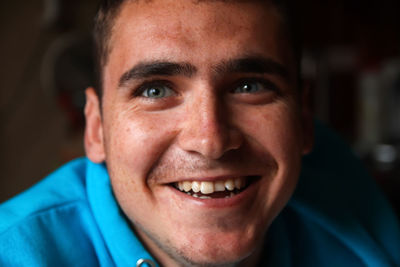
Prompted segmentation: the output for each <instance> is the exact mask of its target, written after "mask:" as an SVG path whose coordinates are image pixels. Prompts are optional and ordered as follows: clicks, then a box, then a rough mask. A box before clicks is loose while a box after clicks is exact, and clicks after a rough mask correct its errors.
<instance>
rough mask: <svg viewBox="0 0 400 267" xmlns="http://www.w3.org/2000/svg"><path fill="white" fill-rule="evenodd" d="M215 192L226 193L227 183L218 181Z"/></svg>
mask: <svg viewBox="0 0 400 267" xmlns="http://www.w3.org/2000/svg"><path fill="white" fill-rule="evenodd" d="M214 191H215V192H223V191H225V182H224V181H217V182H215V183H214Z"/></svg>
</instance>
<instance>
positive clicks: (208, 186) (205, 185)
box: [192, 182, 214, 194]
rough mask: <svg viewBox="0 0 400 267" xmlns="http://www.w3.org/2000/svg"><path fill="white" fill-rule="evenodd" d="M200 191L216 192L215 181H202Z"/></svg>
mask: <svg viewBox="0 0 400 267" xmlns="http://www.w3.org/2000/svg"><path fill="white" fill-rule="evenodd" d="M192 187H193V186H192ZM200 191H201V193H203V194H211V193H214V183H213V182H201V185H200Z"/></svg>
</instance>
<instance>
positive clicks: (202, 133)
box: [180, 90, 242, 159]
mask: <svg viewBox="0 0 400 267" xmlns="http://www.w3.org/2000/svg"><path fill="white" fill-rule="evenodd" d="M230 119H231V118H230V114H229V112H228V110H226V106H225V105H224V102H223V101H222V100H221V99H220V98H219V96H218V95H217V93H216V92H213V91H212V90H203V91H202V92H199V94H198V95H197V96H196V97H194V101H193V103H192V105H190V106H188V107H187V114H186V118H185V124H184V127H183V128H182V132H181V136H180V145H181V148H182V149H184V150H186V151H190V152H196V153H199V154H201V155H203V156H204V157H207V158H212V159H218V158H220V157H221V156H222V155H223V154H224V153H225V152H227V151H229V150H232V149H237V148H238V147H239V146H240V145H241V142H242V141H241V137H240V134H239V131H238V130H236V129H235V128H234V127H233V125H231V122H230V121H231V120H230Z"/></svg>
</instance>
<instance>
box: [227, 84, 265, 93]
mask: <svg viewBox="0 0 400 267" xmlns="http://www.w3.org/2000/svg"><path fill="white" fill-rule="evenodd" d="M262 90H265V86H264V85H263V84H262V83H260V82H245V83H241V84H240V85H239V86H237V87H236V88H235V89H234V90H233V93H238V94H251V93H257V92H259V91H262Z"/></svg>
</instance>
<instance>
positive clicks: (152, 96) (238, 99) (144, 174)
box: [0, 0, 400, 266]
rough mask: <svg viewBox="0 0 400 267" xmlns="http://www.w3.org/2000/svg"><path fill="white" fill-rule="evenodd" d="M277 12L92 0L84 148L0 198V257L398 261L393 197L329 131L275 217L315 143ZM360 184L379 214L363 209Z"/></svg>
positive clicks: (252, 5) (260, 4) (210, 262)
mask: <svg viewBox="0 0 400 267" xmlns="http://www.w3.org/2000/svg"><path fill="white" fill-rule="evenodd" d="M278 2H279V3H278ZM288 14H290V12H287V9H285V6H284V5H283V3H280V1H190V0H179V1H176V0H155V1H141V0H137V1H128V0H126V1H104V3H103V4H102V6H101V8H100V11H99V13H98V16H97V19H96V28H95V36H96V44H97V48H98V65H99V73H100V74H101V75H100V81H99V86H98V87H97V88H89V89H87V91H86V96H87V104H86V108H85V116H86V120H87V125H86V132H85V148H86V153H87V157H88V159H89V160H90V161H89V160H87V159H80V160H77V161H74V162H72V163H69V164H68V165H66V166H65V167H63V168H61V169H60V170H58V171H57V172H55V173H54V174H53V175H51V176H50V177H49V178H47V179H46V180H44V181H43V182H42V183H40V184H39V185H37V186H36V187H34V188H33V189H31V190H29V191H28V192H25V193H24V194H22V195H20V196H18V197H16V198H14V199H13V200H11V201H9V202H7V203H5V204H3V206H2V208H1V209H0V217H1V218H6V219H4V221H2V222H1V223H0V249H1V253H0V254H1V256H0V263H2V264H3V265H10V266H11V265H12V266H15V265H18V264H21V265H35V266H36V265H40V266H52V265H57V266H58V265H60V264H61V265H71V266H97V265H100V266H115V265H116V266H134V264H136V266H146V265H149V266H155V265H156V263H157V264H159V265H162V266H390V265H391V264H393V266H394V265H395V264H396V263H399V262H400V259H399V256H398V253H397V254H396V249H397V248H399V247H400V246H399V240H400V239H398V237H399V231H398V226H397V222H396V220H395V217H394V215H393V214H392V211H391V210H390V208H389V206H388V204H387V203H386V202H385V200H384V198H382V196H381V195H380V193H379V191H378V190H377V189H376V188H375V187H374V186H373V183H372V182H371V181H370V180H369V179H368V177H366V175H365V173H364V172H363V170H362V169H361V167H360V166H358V162H356V160H355V159H353V158H352V156H351V155H350V154H349V152H348V151H347V150H346V148H343V147H342V145H341V144H340V141H337V140H336V139H335V137H331V136H330V135H329V134H326V136H325V138H326V139H328V142H333V143H334V144H335V145H334V146H332V147H328V148H324V146H323V145H320V144H319V143H318V142H317V148H319V150H318V149H316V151H315V152H313V153H315V156H314V158H312V157H311V159H309V161H310V162H311V163H310V165H309V166H311V167H310V169H309V171H308V174H306V175H304V178H303V177H302V181H301V183H300V184H299V188H298V192H297V194H296V195H295V196H294V197H293V198H292V200H291V204H289V206H288V207H287V208H286V209H285V211H284V212H282V213H281V214H280V215H279V216H278V214H279V213H280V212H281V211H282V210H283V209H284V207H285V206H286V204H287V203H288V201H289V199H290V198H291V197H292V195H293V192H294V190H295V188H296V185H297V183H298V179H299V176H300V171H301V166H302V156H303V155H305V154H307V153H308V152H310V150H311V147H312V143H313V130H312V121H311V120H312V119H311V116H310V114H309V111H308V109H307V105H306V104H305V98H306V97H305V94H306V90H305V89H304V88H302V85H301V83H300V82H299V81H300V80H301V79H300V77H299V72H298V65H299V57H298V52H297V48H296V44H294V42H295V40H294V38H293V36H294V35H292V34H291V26H290V23H289V20H290V18H289V17H288ZM317 141H318V140H317ZM338 144H339V145H338ZM337 146H339V147H340V149H339V152H338V151H337V150H338V149H337ZM333 147H335V148H333ZM321 148H322V149H321ZM318 151H319V152H320V153H319V152H318ZM321 151H322V152H321ZM327 151H328V153H327ZM318 153H319V154H318ZM326 154H333V155H334V156H332V155H326ZM321 155H325V156H321ZM335 155H336V156H337V155H341V156H340V157H341V158H342V160H340V159H339V160H337V163H336V164H338V166H339V167H338V170H336V173H335V171H334V169H335V167H333V166H334V164H332V163H331V161H332V159H334V158H335ZM320 156H321V158H322V160H321V159H320V161H316V158H317V159H318V158H319V157H320ZM313 161H314V162H313ZM326 163H328V164H327V165H324V164H326ZM318 167H321V168H318ZM304 168H305V169H306V170H307V165H306V166H305V167H304ZM344 170H345V171H344ZM359 182H361V183H360V184H361V185H358V183H359ZM342 184H345V185H346V186H347V187H348V188H349V190H344V191H341V192H334V190H332V189H334V188H335V187H336V189H337V187H338V186H340V185H342ZM354 188H359V189H360V188H361V189H362V190H360V191H361V193H359V194H357V196H356V197H355V198H353V197H352V196H353V195H346V194H348V193H349V192H352V190H353V189H354ZM332 192H334V193H332ZM339 194H340V195H341V196H342V197H343V199H337V198H340V197H339ZM367 196H368V197H369V201H372V203H373V204H374V205H376V206H375V207H374V208H371V210H369V211H368V212H370V214H371V215H372V217H374V216H382V218H383V219H385V220H386V222H385V228H382V224H381V223H380V222H379V221H376V220H374V221H373V222H371V220H370V219H368V218H367V216H366V214H367V213H366V210H365V208H364V207H362V205H360V203H366V204H367V205H368V201H367V199H364V197H367ZM348 201H353V205H349V203H348ZM332 203H334V204H333V205H332ZM346 205H349V206H348V207H346ZM277 216H278V217H277ZM360 216H361V217H363V216H364V217H363V218H360ZM273 222H274V223H273ZM346 227H351V228H349V229H347V228H346ZM6 240H7V242H6ZM341 263H342V264H341ZM370 263H371V264H372V265H370ZM363 264H364V265H363ZM374 264H378V265H374ZM385 264H387V265H385Z"/></svg>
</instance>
